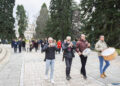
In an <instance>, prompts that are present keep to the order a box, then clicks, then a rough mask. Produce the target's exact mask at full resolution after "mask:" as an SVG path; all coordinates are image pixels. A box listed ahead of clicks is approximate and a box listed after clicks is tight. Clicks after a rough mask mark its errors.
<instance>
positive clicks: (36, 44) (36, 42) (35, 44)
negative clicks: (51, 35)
mask: <svg viewBox="0 0 120 86" xmlns="http://www.w3.org/2000/svg"><path fill="white" fill-rule="evenodd" d="M34 47H35V51H36V52H37V50H38V41H37V40H36V41H35V42H34Z"/></svg>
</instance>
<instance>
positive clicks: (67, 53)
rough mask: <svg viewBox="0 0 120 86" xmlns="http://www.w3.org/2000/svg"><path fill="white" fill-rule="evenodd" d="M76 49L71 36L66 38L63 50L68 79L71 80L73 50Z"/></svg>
mask: <svg viewBox="0 0 120 86" xmlns="http://www.w3.org/2000/svg"><path fill="white" fill-rule="evenodd" d="M74 49H75V46H73V43H72V42H71V37H70V36H68V37H67V38H66V43H65V44H64V45H63V50H64V55H63V56H64V58H65V63H66V79H67V80H70V79H71V76H70V70H71V65H72V59H73V57H75V56H74V52H73V50H74Z"/></svg>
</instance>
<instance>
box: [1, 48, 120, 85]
mask: <svg viewBox="0 0 120 86" xmlns="http://www.w3.org/2000/svg"><path fill="white" fill-rule="evenodd" d="M11 53H12V55H11V56H10V58H9V62H8V63H7V64H6V65H5V66H4V67H3V68H2V70H1V71H0V86H120V84H119V85H112V83H120V57H117V58H116V59H115V60H113V61H111V65H110V67H109V68H108V70H107V71H106V74H107V76H108V77H107V78H105V79H101V78H100V77H99V60H98V57H97V54H96V53H95V52H92V53H91V55H90V56H89V57H88V61H87V65H86V69H87V75H88V79H87V80H84V79H83V77H82V76H81V75H80V67H81V62H80V58H79V56H78V55H77V54H76V57H75V58H74V59H73V63H72V69H71V76H72V79H71V80H70V81H67V80H66V79H65V62H62V53H61V54H57V55H56V60H55V72H54V80H55V84H51V83H50V81H49V80H45V79H44V78H45V76H44V74H45V62H44V61H43V60H44V53H41V52H40V51H38V52H35V51H33V52H31V53H30V52H22V53H21V54H20V53H15V54H14V53H13V50H12V51H11Z"/></svg>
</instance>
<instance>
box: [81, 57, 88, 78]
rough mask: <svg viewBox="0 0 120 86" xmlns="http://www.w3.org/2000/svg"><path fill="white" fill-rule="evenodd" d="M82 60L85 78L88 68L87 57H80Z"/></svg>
mask: <svg viewBox="0 0 120 86" xmlns="http://www.w3.org/2000/svg"><path fill="white" fill-rule="evenodd" d="M80 59H81V64H82V67H81V74H83V75H84V76H86V69H85V66H86V62H87V57H85V56H83V55H80Z"/></svg>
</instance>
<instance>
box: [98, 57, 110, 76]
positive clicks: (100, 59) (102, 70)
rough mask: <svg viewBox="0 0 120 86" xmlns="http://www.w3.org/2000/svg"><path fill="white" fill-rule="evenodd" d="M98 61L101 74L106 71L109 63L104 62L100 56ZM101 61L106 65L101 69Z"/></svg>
mask: <svg viewBox="0 0 120 86" xmlns="http://www.w3.org/2000/svg"><path fill="white" fill-rule="evenodd" d="M99 61H100V74H103V73H104V72H105V71H106V69H107V68H108V67H109V65H110V63H109V61H106V60H104V58H103V57H102V56H99ZM103 61H105V63H106V65H105V66H104V67H103Z"/></svg>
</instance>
